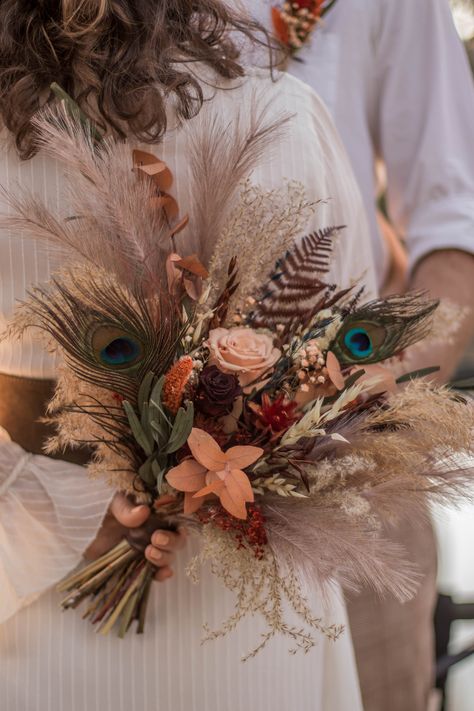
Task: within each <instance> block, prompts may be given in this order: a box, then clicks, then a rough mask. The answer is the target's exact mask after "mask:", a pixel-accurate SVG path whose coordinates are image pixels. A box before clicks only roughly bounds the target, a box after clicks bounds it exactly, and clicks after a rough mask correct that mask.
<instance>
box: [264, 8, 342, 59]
mask: <svg viewBox="0 0 474 711" xmlns="http://www.w3.org/2000/svg"><path fill="white" fill-rule="evenodd" d="M335 2H336V0H329V1H328V0H293V2H285V3H283V5H274V6H273V7H272V23H273V29H274V31H275V34H276V36H277V37H278V39H279V40H280V42H282V43H283V44H284V45H285V46H286V47H287V48H288V50H289V52H290V54H296V52H298V51H299V50H300V49H301V48H302V46H303V45H304V44H306V42H307V41H308V40H309V38H310V36H311V34H312V32H313V30H314V29H315V28H316V26H317V24H318V22H319V21H320V20H321V18H322V17H324V15H325V14H326V13H327V12H328V11H329V10H330V9H331V7H332V6H333V5H334V3H335Z"/></svg>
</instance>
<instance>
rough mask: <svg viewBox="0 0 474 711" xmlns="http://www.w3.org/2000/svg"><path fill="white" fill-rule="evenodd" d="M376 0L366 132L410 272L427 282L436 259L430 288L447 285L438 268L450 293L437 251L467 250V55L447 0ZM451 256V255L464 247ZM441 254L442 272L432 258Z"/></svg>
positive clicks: (472, 239) (470, 217)
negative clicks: (378, 20) (370, 111)
mask: <svg viewBox="0 0 474 711" xmlns="http://www.w3.org/2000/svg"><path fill="white" fill-rule="evenodd" d="M375 6H376V8H377V10H378V11H379V13H380V17H381V25H380V27H379V31H378V34H377V38H376V49H375V53H374V72H375V83H376V86H375V89H374V92H375V95H376V96H377V102H374V105H375V106H376V109H375V113H374V115H373V120H372V136H373V140H374V145H375V147H376V150H377V152H378V153H379V154H380V156H381V158H382V159H383V161H384V163H385V167H386V172H387V206H388V212H389V217H390V221H391V222H392V224H393V225H394V228H395V230H396V232H397V234H399V235H401V236H402V237H403V238H404V239H405V241H406V244H407V249H408V256H409V264H410V270H411V271H412V274H413V272H414V271H415V270H416V271H418V274H417V275H416V276H415V275H413V280H414V282H416V283H417V284H418V285H425V286H430V283H431V280H432V277H431V276H429V274H431V273H432V269H434V272H433V274H434V279H435V281H436V283H435V284H433V286H434V288H436V289H444V286H443V285H442V284H440V283H439V278H441V281H442V283H444V282H446V288H447V289H448V291H449V293H451V291H450V289H451V287H450V286H449V285H448V282H450V281H451V283H452V285H453V287H454V289H455V288H456V286H457V284H458V279H457V278H454V279H453V280H451V279H450V278H448V276H446V277H444V260H443V256H442V255H437V254H435V252H437V251H441V252H444V251H445V250H450V251H451V250H459V251H462V252H466V253H474V120H473V117H474V85H473V80H472V76H471V72H470V68H469V64H468V61H467V57H466V54H465V51H464V48H463V46H462V43H461V41H460V40H459V37H458V36H457V34H456V30H455V28H454V24H453V20H452V16H451V13H450V8H449V2H448V0H416V2H413V0H381V2H380V4H379V3H378V2H377V3H376V5H375V4H374V7H375ZM425 259H426V264H425V265H424V266H423V267H422V263H423V262H424V261H425ZM454 259H455V262H456V265H457V263H458V260H459V259H461V257H460V256H458V257H454ZM432 260H434V261H433V262H432ZM439 260H441V261H440V263H439V266H440V272H438V271H437V269H436V268H435V267H431V266H430V265H431V264H435V263H438V261H439ZM418 265H419V267H418ZM450 268H451V267H450ZM455 268H456V267H453V268H452V269H453V270H455ZM460 269H463V271H464V268H463V267H462V266H461V267H460ZM440 274H441V277H440ZM425 279H427V280H428V283H426V284H425ZM455 296H456V294H455V292H454V293H452V297H455ZM462 298H463V297H462V295H460V296H459V299H461V300H462ZM454 300H455V299H454Z"/></svg>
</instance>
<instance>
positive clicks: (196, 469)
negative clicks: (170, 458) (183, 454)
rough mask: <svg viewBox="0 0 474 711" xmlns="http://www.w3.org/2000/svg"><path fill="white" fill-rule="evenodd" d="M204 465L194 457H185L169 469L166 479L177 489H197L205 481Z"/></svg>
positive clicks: (205, 470)
mask: <svg viewBox="0 0 474 711" xmlns="http://www.w3.org/2000/svg"><path fill="white" fill-rule="evenodd" d="M206 472H207V469H206V467H203V466H202V465H201V464H199V462H196V461H195V460H194V459H185V460H184V461H183V462H181V464H178V466H177V467H173V469H170V470H169V472H168V474H167V475H166V481H167V482H168V484H170V485H171V486H172V487H173V488H174V489H177V490H178V491H197V490H198V489H200V488H201V487H203V486H204V485H205V483H206Z"/></svg>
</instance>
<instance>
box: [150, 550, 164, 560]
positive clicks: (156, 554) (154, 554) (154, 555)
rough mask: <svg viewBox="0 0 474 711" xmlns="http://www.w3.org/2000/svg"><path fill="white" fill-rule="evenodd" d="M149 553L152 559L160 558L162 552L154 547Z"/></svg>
mask: <svg viewBox="0 0 474 711" xmlns="http://www.w3.org/2000/svg"><path fill="white" fill-rule="evenodd" d="M150 555H151V557H152V558H153V560H161V558H163V553H162V552H161V551H157V550H156V549H155V548H154V549H153V550H152V551H151V553H150Z"/></svg>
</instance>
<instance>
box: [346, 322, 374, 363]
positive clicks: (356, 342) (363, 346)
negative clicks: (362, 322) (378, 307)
mask: <svg viewBox="0 0 474 711" xmlns="http://www.w3.org/2000/svg"><path fill="white" fill-rule="evenodd" d="M344 344H345V346H346V348H347V350H348V351H349V352H350V353H351V354H352V355H353V356H354V357H355V358H367V357H368V356H371V355H372V353H373V352H374V346H373V345H372V339H371V338H370V334H369V332H368V331H367V329H365V328H351V330H350V331H348V332H347V333H346V335H345V336H344Z"/></svg>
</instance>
